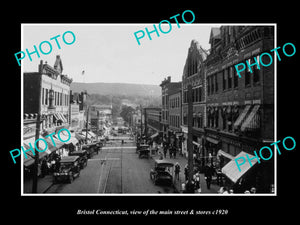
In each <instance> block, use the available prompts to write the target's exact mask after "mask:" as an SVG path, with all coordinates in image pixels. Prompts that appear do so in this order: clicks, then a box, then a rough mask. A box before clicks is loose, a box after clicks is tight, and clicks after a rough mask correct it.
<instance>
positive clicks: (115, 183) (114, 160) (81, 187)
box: [47, 138, 173, 194]
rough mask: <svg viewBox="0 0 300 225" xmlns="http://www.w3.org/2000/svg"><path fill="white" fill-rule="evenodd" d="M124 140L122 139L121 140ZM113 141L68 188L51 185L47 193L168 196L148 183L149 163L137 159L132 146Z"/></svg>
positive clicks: (170, 191) (166, 191)
mask: <svg viewBox="0 0 300 225" xmlns="http://www.w3.org/2000/svg"><path fill="white" fill-rule="evenodd" d="M125 139H126V138H125ZM125 142H126V143H125V144H123V145H122V144H121V141H120V140H113V141H110V142H109V143H107V144H106V146H105V147H104V148H103V149H102V151H101V152H99V154H98V155H95V156H93V158H91V159H89V160H88V165H87V167H86V168H84V169H83V170H81V172H80V176H79V177H78V178H76V179H74V181H73V183H71V184H67V183H66V184H65V183H61V184H54V185H53V186H52V187H51V188H49V189H48V191H47V193H72V194H76V193H91V194H95V193H101V194H106V193H107V194H109V193H113V194H120V193H134V194H139V193H141V194H145V193H154V194H157V193H172V192H173V189H172V188H170V187H162V186H156V185H154V184H153V182H152V181H151V180H150V176H149V172H150V169H151V168H152V167H153V164H154V163H153V160H152V159H139V158H138V155H137V154H136V147H135V143H133V142H132V141H131V140H128V139H126V140H125Z"/></svg>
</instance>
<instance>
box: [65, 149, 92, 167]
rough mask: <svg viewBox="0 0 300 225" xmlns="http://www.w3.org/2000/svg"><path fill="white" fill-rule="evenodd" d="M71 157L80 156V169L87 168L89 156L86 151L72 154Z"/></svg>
mask: <svg viewBox="0 0 300 225" xmlns="http://www.w3.org/2000/svg"><path fill="white" fill-rule="evenodd" d="M69 156H79V160H78V162H79V166H80V169H83V168H84V167H86V166H87V161H88V155H87V151H86V150H79V151H74V152H70V153H69Z"/></svg>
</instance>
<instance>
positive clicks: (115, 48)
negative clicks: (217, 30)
mask: <svg viewBox="0 0 300 225" xmlns="http://www.w3.org/2000/svg"><path fill="white" fill-rule="evenodd" d="M145 27H147V28H148V29H149V31H151V30H152V29H153V24H124V25H123V24H23V37H22V41H23V43H22V45H21V46H22V49H21V50H22V51H24V52H25V49H26V48H28V51H29V52H32V51H34V48H33V45H36V47H37V48H39V44H40V43H41V42H42V41H49V42H50V43H51V44H52V48H53V50H52V52H51V53H50V54H49V55H43V54H41V53H40V58H38V57H37V55H36V54H33V55H32V56H31V57H32V61H30V60H29V58H28V56H27V55H26V58H25V59H23V60H22V61H21V63H22V66H23V72H37V71H38V64H39V63H40V60H43V61H44V62H45V61H47V63H48V64H49V65H51V66H53V65H54V62H55V58H56V55H60V57H61V59H62V63H63V74H66V75H68V76H69V77H71V78H72V79H73V82H86V83H92V82H107V83H137V84H155V85H159V84H160V82H161V81H162V80H163V79H164V78H165V77H167V76H171V77H172V81H180V80H181V76H182V72H183V67H184V64H185V60H186V57H187V53H188V48H189V47H190V44H191V41H192V40H193V39H195V40H197V41H198V42H199V44H200V45H201V46H202V48H204V49H206V50H207V49H209V48H210V45H209V44H208V42H209V35H210V30H211V27H218V25H213V24H184V23H180V28H178V27H177V25H176V23H174V24H172V30H171V31H170V32H169V33H168V34H163V33H161V32H160V31H159V34H160V37H157V35H156V33H152V34H151V37H152V40H149V39H148V36H147V34H146V31H145ZM156 27H157V29H158V24H157V23H156ZM162 29H163V30H165V31H167V30H168V25H166V27H162ZM138 30H144V32H145V37H144V38H143V39H140V42H141V45H138V43H137V41H136V39H135V37H134V32H136V31H138ZM66 31H72V32H73V33H74V34H75V36H76V41H75V42H74V43H73V44H72V45H66V44H65V43H64V42H63V41H62V34H63V33H64V32H66ZM58 34H60V37H59V38H58V41H59V43H60V46H61V49H58V48H57V45H56V43H55V40H51V41H50V38H52V37H54V36H56V35H58ZM70 37H71V36H69V34H67V35H66V39H67V40H68V41H70V40H71V38H70ZM68 38H70V39H68ZM43 49H44V51H45V52H47V50H48V49H47V45H45V46H44V45H43ZM83 70H84V71H85V74H84V75H83V76H82V75H81V72H82V71H83Z"/></svg>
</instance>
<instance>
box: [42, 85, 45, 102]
mask: <svg viewBox="0 0 300 225" xmlns="http://www.w3.org/2000/svg"><path fill="white" fill-rule="evenodd" d="M44 92H45V88H43V90H42V105H44V102H45V100H44V98H45V93H44Z"/></svg>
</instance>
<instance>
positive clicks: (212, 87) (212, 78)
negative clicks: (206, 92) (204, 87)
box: [210, 76, 215, 94]
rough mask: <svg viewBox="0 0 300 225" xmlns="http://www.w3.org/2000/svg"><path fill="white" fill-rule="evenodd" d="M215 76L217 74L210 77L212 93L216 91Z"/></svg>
mask: <svg viewBox="0 0 300 225" xmlns="http://www.w3.org/2000/svg"><path fill="white" fill-rule="evenodd" d="M214 78H215V76H211V77H210V83H211V93H212V94H213V93H214V92H215V84H214Z"/></svg>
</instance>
